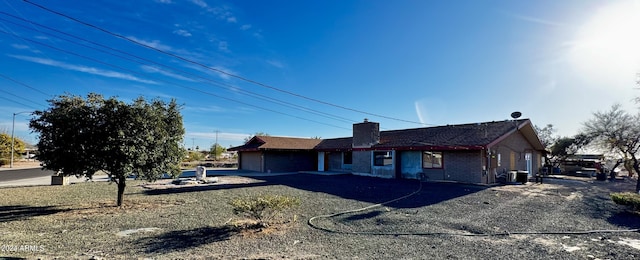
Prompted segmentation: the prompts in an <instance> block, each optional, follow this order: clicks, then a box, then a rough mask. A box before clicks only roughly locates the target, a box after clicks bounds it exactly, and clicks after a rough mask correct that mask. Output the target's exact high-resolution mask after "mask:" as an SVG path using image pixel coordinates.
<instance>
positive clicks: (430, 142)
mask: <svg viewBox="0 0 640 260" xmlns="http://www.w3.org/2000/svg"><path fill="white" fill-rule="evenodd" d="M516 129H518V131H520V132H521V133H522V134H523V135H524V137H525V138H526V139H527V140H528V141H529V142H530V143H531V145H532V146H533V147H534V149H536V150H544V146H543V145H542V143H541V142H540V139H539V138H538V136H537V134H536V132H535V130H534V128H533V125H532V124H531V121H530V120H529V119H520V120H515V121H514V120H505V121H497V122H495V121H494V122H483V123H473V124H460V125H446V126H435V127H423V128H414V129H403V130H391V131H381V132H380V143H378V144H376V145H374V146H373V147H371V149H380V150H383V149H386V150H388V149H398V150H411V149H416V150H417V149H438V150H458V149H473V150H476V149H483V148H486V147H490V146H492V145H494V144H495V143H498V142H499V141H501V140H503V138H506V137H507V136H509V135H510V134H511V133H513V132H515V131H516ZM352 143H353V138H352V137H344V138H332V139H324V140H320V139H310V138H292V137H275V136H255V137H253V138H252V139H251V140H249V142H247V143H246V144H244V145H242V146H238V147H233V148H230V149H229V150H230V151H258V150H319V151H348V150H351V149H353V147H352Z"/></svg>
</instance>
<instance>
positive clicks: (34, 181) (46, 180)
mask: <svg viewBox="0 0 640 260" xmlns="http://www.w3.org/2000/svg"><path fill="white" fill-rule="evenodd" d="M108 180H109V179H108V178H107V175H95V176H93V180H92V181H108ZM86 181H87V178H85V177H81V178H76V177H75V176H69V183H80V182H86ZM46 185H51V176H43V177H37V178H28V179H21V180H14V181H3V182H0V187H18V186H46Z"/></svg>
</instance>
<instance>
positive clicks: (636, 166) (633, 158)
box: [631, 155, 640, 193]
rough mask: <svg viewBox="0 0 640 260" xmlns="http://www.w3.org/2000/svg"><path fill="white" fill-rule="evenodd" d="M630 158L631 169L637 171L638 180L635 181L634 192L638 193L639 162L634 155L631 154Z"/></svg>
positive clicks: (639, 186) (639, 189) (639, 191)
mask: <svg viewBox="0 0 640 260" xmlns="http://www.w3.org/2000/svg"><path fill="white" fill-rule="evenodd" d="M631 159H632V160H633V169H634V170H635V171H636V172H637V173H639V175H638V181H636V193H640V162H639V161H638V158H636V156H635V155H631Z"/></svg>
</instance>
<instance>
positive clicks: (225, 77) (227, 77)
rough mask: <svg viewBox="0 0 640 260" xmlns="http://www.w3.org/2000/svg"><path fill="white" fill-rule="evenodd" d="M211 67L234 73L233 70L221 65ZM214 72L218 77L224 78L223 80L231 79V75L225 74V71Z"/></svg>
mask: <svg viewBox="0 0 640 260" xmlns="http://www.w3.org/2000/svg"><path fill="white" fill-rule="evenodd" d="M213 68H214V69H216V70H219V71H224V72H226V73H229V74H235V73H234V72H233V71H231V70H230V69H228V68H225V67H222V66H215V67H213ZM216 74H218V76H219V77H220V78H222V79H225V80H228V79H231V76H229V75H227V74H225V73H221V72H216Z"/></svg>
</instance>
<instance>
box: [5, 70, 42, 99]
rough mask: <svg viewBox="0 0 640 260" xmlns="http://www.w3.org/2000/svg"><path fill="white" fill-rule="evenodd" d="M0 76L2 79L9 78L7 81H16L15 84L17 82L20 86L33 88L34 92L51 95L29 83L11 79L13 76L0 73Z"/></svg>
mask: <svg viewBox="0 0 640 260" xmlns="http://www.w3.org/2000/svg"><path fill="white" fill-rule="evenodd" d="M0 77H2V78H4V79H6V80H9V81H11V82H13V83H16V84H18V85H21V86H23V87H26V88H29V89H31V90H34V91H36V92H38V93H40V94H43V95H45V96H52V95H50V94H47V93H45V92H42V90H39V89H37V88H34V87H32V86H29V85H27V84H25V83H22V82H20V81H17V80H15V79H13V78H11V77H9V76H6V75H3V74H0Z"/></svg>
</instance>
